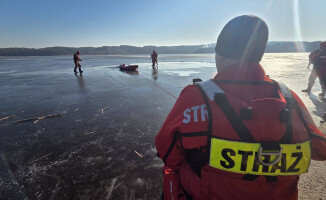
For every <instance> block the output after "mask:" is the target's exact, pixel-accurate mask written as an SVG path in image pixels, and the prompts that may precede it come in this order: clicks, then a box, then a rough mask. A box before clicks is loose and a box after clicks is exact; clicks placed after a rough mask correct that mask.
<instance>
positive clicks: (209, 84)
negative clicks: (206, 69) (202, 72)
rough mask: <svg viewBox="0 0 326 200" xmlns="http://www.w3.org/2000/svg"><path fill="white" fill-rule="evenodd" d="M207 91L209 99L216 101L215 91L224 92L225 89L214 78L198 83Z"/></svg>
mask: <svg viewBox="0 0 326 200" xmlns="http://www.w3.org/2000/svg"><path fill="white" fill-rule="evenodd" d="M197 84H198V85H199V86H200V87H201V88H202V89H203V90H204V92H205V94H206V95H207V97H208V98H209V100H211V101H214V95H215V93H224V92H223V90H222V89H221V88H220V87H219V86H218V85H216V84H215V83H214V81H212V80H207V81H205V82H200V83H197Z"/></svg>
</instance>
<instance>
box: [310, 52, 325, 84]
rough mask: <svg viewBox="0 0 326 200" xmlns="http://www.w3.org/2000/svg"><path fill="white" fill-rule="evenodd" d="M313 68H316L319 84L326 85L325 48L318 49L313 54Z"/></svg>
mask: <svg viewBox="0 0 326 200" xmlns="http://www.w3.org/2000/svg"><path fill="white" fill-rule="evenodd" d="M312 63H313V65H314V69H315V70H316V72H317V74H318V77H319V80H320V84H321V85H322V86H323V87H324V88H325V87H326V50H321V49H320V50H318V53H317V54H316V56H314V58H313V61H312Z"/></svg>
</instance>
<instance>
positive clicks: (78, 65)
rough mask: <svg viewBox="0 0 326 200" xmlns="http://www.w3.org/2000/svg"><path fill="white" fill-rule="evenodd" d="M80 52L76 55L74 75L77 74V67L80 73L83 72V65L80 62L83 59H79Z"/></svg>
mask: <svg viewBox="0 0 326 200" xmlns="http://www.w3.org/2000/svg"><path fill="white" fill-rule="evenodd" d="M79 54H80V51H77V52H76V53H75V54H74V63H75V69H74V73H75V74H77V67H78V69H79V73H80V74H82V73H83V71H82V70H81V65H80V63H79V61H82V59H81V58H80V57H79Z"/></svg>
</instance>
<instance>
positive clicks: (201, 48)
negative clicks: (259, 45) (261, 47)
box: [0, 41, 320, 56]
mask: <svg viewBox="0 0 326 200" xmlns="http://www.w3.org/2000/svg"><path fill="white" fill-rule="evenodd" d="M319 43H320V41H315V42H269V43H268V45H267V48H266V52H267V53H282V52H311V51H314V50H316V49H318V48H319ZM214 48H215V44H214V43H213V44H209V45H182V46H143V47H136V46H130V45H120V46H102V47H78V48H77V47H46V48H38V49H36V48H0V56H59V55H72V54H74V53H75V52H76V51H77V50H79V51H81V52H82V54H84V55H124V54H149V53H151V52H152V51H153V50H155V51H157V52H159V53H160V54H196V53H215V49H214Z"/></svg>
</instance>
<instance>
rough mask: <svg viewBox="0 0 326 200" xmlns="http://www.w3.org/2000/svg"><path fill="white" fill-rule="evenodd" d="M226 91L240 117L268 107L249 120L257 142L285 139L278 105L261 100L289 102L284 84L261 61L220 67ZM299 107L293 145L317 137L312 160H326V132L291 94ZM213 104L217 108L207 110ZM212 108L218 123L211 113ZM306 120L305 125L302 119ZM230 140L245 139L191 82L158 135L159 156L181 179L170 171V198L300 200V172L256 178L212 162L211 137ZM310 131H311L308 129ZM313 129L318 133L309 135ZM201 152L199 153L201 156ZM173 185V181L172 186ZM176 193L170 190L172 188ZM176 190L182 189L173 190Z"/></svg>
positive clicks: (219, 77)
mask: <svg viewBox="0 0 326 200" xmlns="http://www.w3.org/2000/svg"><path fill="white" fill-rule="evenodd" d="M213 81H214V82H215V84H217V85H218V86H219V87H220V88H221V89H222V90H223V91H224V92H225V94H226V97H227V99H228V102H229V103H230V105H231V107H233V108H234V110H235V111H236V113H237V114H239V115H240V112H241V108H242V107H247V106H248V105H249V104H250V105H251V104H252V105H254V106H255V107H257V108H259V106H261V107H263V108H264V109H263V110H265V112H266V113H265V114H262V113H260V114H259V116H255V115H254V114H253V115H254V118H253V120H244V124H245V125H246V126H247V127H248V129H249V130H250V132H251V134H252V136H253V137H254V140H256V141H257V142H260V141H271V142H274V141H279V140H280V139H282V138H283V136H284V135H285V132H286V130H287V128H286V126H285V125H284V124H282V123H280V120H279V118H278V117H275V116H276V114H277V113H276V112H275V111H274V110H275V108H273V107H268V108H265V107H264V105H260V103H259V102H260V101H259V100H260V99H268V98H273V99H275V98H278V99H279V102H280V105H283V103H284V102H286V101H285V99H284V96H283V95H282V94H281V92H280V90H279V87H278V84H276V83H274V82H273V81H272V80H271V79H269V78H268V77H267V76H266V75H265V72H264V70H263V69H262V67H261V66H260V65H259V64H251V65H247V66H245V65H242V66H230V67H228V68H227V69H226V70H220V71H219V73H218V74H217V75H216V77H215V78H214V79H213ZM290 93H291V94H292V95H293V97H294V99H295V101H296V103H297V106H298V108H300V110H301V111H302V115H301V116H300V115H299V114H298V112H297V111H296V109H290V113H291V116H292V117H291V123H292V134H291V137H289V138H288V139H289V142H290V143H298V142H304V141H307V140H309V139H310V140H311V144H312V145H311V146H312V147H311V151H312V159H315V160H326V142H325V139H326V138H325V136H324V135H323V134H322V133H321V132H320V131H319V129H318V128H317V127H316V126H315V124H314V122H313V120H312V118H311V116H310V114H309V112H308V111H307V109H306V107H305V105H304V104H303V102H302V101H301V100H300V98H299V97H298V96H297V95H296V94H295V93H294V92H292V91H291V92H290ZM206 103H208V105H209V107H210V108H211V111H209V110H208V109H207V106H206ZM209 112H211V116H212V124H211V125H210V124H209V120H208V116H209ZM300 117H302V118H304V121H305V123H304V122H303V121H302V120H301V119H300ZM210 129H211V133H212V134H213V135H212V137H217V138H222V139H226V140H230V141H240V140H241V138H240V137H239V135H238V134H237V133H236V131H235V130H234V128H233V126H232V124H231V123H230V121H229V120H228V119H227V117H226V116H225V115H224V113H223V111H222V110H221V109H220V107H219V106H218V105H217V104H216V103H215V102H213V101H208V102H207V101H206V102H205V99H204V98H203V95H202V92H201V91H200V89H199V88H198V87H197V86H195V85H191V86H188V87H186V88H185V89H184V90H183V91H182V92H181V94H180V96H179V98H178V100H177V102H176V103H175V105H174V107H173V109H172V110H171V112H170V113H169V115H168V117H167V119H166V121H165V122H164V124H163V126H162V128H161V130H160V132H159V133H158V135H157V136H156V138H155V143H156V148H157V152H158V155H159V157H160V158H161V159H162V160H163V161H164V163H165V166H166V167H165V169H166V168H170V169H172V170H174V171H175V172H176V173H175V174H176V175H177V177H180V185H179V187H176V185H175V184H174V185H173V184H171V183H173V181H172V180H173V177H169V176H168V175H166V174H165V175H164V176H167V177H166V178H164V179H165V180H169V183H170V186H173V188H172V187H170V188H169V187H166V185H168V184H166V183H163V187H164V197H165V199H186V198H187V197H188V199H190V198H192V199H297V198H298V190H297V184H298V180H299V176H298V175H292V176H273V177H270V176H251V175H248V176H247V175H243V174H238V173H233V172H227V171H223V170H219V169H216V168H213V167H211V166H209V164H208V163H207V157H206V156H205V155H207V148H206V147H207V144H208V143H209V141H208V135H209V132H210ZM307 129H308V130H307ZM308 131H309V132H310V133H312V134H308ZM196 155H197V156H196ZM168 186H169V185H168ZM172 189H173V190H172ZM168 191H170V192H168ZM171 191H178V193H176V194H173V193H172V192H171Z"/></svg>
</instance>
